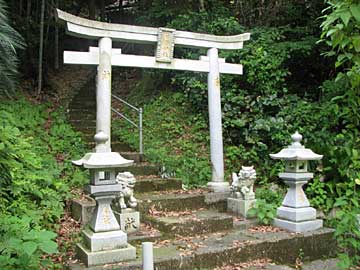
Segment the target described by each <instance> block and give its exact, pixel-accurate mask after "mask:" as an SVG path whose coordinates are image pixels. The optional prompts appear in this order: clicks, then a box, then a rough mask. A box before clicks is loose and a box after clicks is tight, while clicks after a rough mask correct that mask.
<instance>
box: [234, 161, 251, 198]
mask: <svg viewBox="0 0 360 270" xmlns="http://www.w3.org/2000/svg"><path fill="white" fill-rule="evenodd" d="M255 180H256V171H255V169H254V167H253V166H250V167H247V166H242V167H241V170H240V171H239V174H236V173H232V183H231V187H230V190H231V197H232V198H236V199H242V200H254V199H255V193H254V183H255Z"/></svg>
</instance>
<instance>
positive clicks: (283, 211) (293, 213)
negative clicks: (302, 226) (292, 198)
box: [276, 206, 316, 222]
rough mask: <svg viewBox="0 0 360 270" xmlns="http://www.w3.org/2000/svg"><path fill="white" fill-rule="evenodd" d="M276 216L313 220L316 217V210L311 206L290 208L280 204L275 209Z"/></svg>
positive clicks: (292, 219)
mask: <svg viewBox="0 0 360 270" xmlns="http://www.w3.org/2000/svg"><path fill="white" fill-rule="evenodd" d="M276 216H277V217H278V218H279V219H286V220H289V221H295V222H299V221H306V220H314V219H316V210H315V209H314V208H312V207H304V208H292V207H285V206H280V207H279V208H278V209H277V213H276Z"/></svg>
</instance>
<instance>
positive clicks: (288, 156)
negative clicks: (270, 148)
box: [270, 131, 323, 160]
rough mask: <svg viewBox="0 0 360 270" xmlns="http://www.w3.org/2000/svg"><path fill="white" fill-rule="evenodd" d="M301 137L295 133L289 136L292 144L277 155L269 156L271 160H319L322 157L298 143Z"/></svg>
mask: <svg viewBox="0 0 360 270" xmlns="http://www.w3.org/2000/svg"><path fill="white" fill-rule="evenodd" d="M302 138H303V136H302V135H301V134H300V133H298V132H297V131H296V132H295V134H293V135H292V136H291V139H292V140H293V142H292V144H291V145H289V146H288V147H287V148H284V149H282V150H281V151H280V152H279V153H277V154H270V157H271V158H272V159H282V160H320V159H322V157H323V156H322V155H318V154H315V153H314V152H313V151H312V150H311V149H308V148H305V146H303V145H302V144H301V143H300V141H301V140H302Z"/></svg>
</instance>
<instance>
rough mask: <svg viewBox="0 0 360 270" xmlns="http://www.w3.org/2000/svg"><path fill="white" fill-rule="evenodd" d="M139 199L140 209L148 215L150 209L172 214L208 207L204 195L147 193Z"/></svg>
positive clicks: (140, 195)
mask: <svg viewBox="0 0 360 270" xmlns="http://www.w3.org/2000/svg"><path fill="white" fill-rule="evenodd" d="M137 197H138V199H139V200H141V203H140V205H139V207H140V210H141V212H142V213H148V212H149V210H150V209H153V210H156V211H168V212H170V211H185V210H196V209H199V208H205V207H207V206H208V205H207V204H206V202H205V196H204V195H203V194H187V193H184V194H171V193H170V194H166V193H157V194H148V193H145V194H139V195H138V196H137Z"/></svg>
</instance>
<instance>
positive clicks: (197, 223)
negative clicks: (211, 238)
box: [145, 209, 233, 238]
mask: <svg viewBox="0 0 360 270" xmlns="http://www.w3.org/2000/svg"><path fill="white" fill-rule="evenodd" d="M157 214H161V215H160V216H157ZM145 219H146V222H147V223H149V224H151V226H153V227H154V228H156V229H158V230H160V231H161V232H163V233H164V234H166V235H168V236H169V237H170V238H172V237H174V236H175V235H180V236H193V235H199V234H205V233H212V232H219V231H225V230H230V229H232V228H233V217H232V216H231V215H229V214H226V213H220V212H218V211H215V210H207V209H199V210H193V211H184V212H159V213H155V215H148V216H146V217H145Z"/></svg>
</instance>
